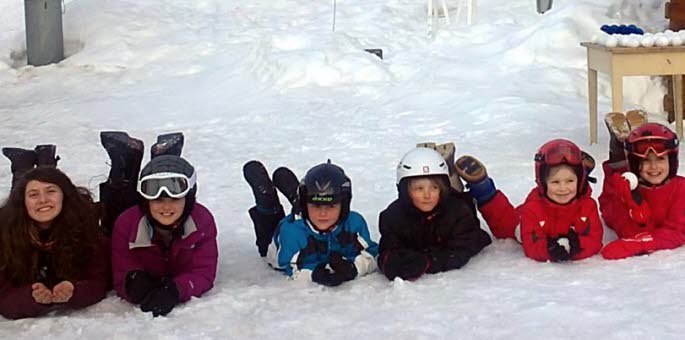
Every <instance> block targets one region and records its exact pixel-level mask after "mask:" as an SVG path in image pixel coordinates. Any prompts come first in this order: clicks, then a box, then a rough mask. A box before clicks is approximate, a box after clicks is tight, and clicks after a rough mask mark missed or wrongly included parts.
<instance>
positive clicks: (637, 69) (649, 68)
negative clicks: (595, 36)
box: [580, 42, 685, 144]
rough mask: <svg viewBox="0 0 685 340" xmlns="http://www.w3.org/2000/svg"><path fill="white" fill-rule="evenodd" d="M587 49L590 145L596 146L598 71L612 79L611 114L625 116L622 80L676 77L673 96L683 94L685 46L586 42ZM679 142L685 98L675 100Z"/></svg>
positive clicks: (680, 97)
mask: <svg viewBox="0 0 685 340" xmlns="http://www.w3.org/2000/svg"><path fill="white" fill-rule="evenodd" d="M580 45H582V46H584V47H586V48H587V74H588V76H587V82H588V99H589V103H590V144H592V143H597V71H599V72H603V73H606V74H608V75H609V77H610V78H611V110H612V111H614V112H623V77H626V76H655V75H670V76H673V91H674V93H682V86H683V74H685V46H667V47H635V48H633V47H606V46H603V45H598V44H593V43H588V42H584V43H581V44H580ZM673 102H674V111H675V124H676V133H677V134H678V138H680V139H682V137H683V97H682V96H675V98H674V101H673Z"/></svg>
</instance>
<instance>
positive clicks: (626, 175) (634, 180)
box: [621, 172, 637, 190]
mask: <svg viewBox="0 0 685 340" xmlns="http://www.w3.org/2000/svg"><path fill="white" fill-rule="evenodd" d="M621 176H623V178H625V179H627V180H628V182H629V183H630V190H635V188H637V176H635V174H634V173H632V172H624V173H623V174H622V175H621Z"/></svg>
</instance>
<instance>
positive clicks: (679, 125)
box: [673, 74, 683, 139]
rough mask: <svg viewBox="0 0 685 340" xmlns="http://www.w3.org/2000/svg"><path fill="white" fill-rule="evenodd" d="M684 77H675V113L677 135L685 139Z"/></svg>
mask: <svg viewBox="0 0 685 340" xmlns="http://www.w3.org/2000/svg"><path fill="white" fill-rule="evenodd" d="M682 93H683V75H682V74H676V75H673V113H674V115H675V133H676V134H677V135H678V139H683V96H682Z"/></svg>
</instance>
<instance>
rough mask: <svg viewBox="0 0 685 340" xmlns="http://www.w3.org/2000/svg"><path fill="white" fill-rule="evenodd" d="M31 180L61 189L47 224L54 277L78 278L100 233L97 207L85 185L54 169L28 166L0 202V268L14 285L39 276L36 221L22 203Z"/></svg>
mask: <svg viewBox="0 0 685 340" xmlns="http://www.w3.org/2000/svg"><path fill="white" fill-rule="evenodd" d="M33 180H36V181H40V182H44V183H52V184H55V185H57V186H58V187H59V188H60V189H62V193H63V201H62V211H61V212H60V214H59V215H57V217H56V218H55V219H54V220H53V221H52V223H51V225H50V230H51V232H50V235H51V236H50V238H51V242H52V247H51V250H50V253H51V259H52V264H53V266H54V269H55V273H56V274H57V276H58V277H59V278H61V279H64V280H69V281H76V280H78V279H79V278H80V277H81V275H80V274H81V269H82V268H83V267H84V266H85V265H87V263H88V261H90V257H91V256H92V255H93V253H94V251H95V249H96V247H97V246H98V242H99V240H100V238H101V237H102V235H103V234H102V231H101V229H100V224H99V220H100V216H101V211H100V208H99V206H98V205H97V204H96V203H95V202H94V201H93V197H92V195H91V193H90V191H88V189H85V188H81V187H76V186H75V185H74V184H73V183H72V182H71V180H70V179H69V177H67V175H65V174H64V173H63V172H62V171H60V170H57V169H54V168H35V169H33V170H30V171H28V172H27V173H26V174H24V176H23V177H22V178H21V179H20V180H19V181H18V182H17V183H16V185H15V186H14V188H13V189H12V191H11V192H10V195H9V198H8V199H7V201H6V202H5V203H4V204H3V205H2V206H1V207H0V221H2V222H0V223H2V224H0V272H2V274H3V275H4V276H5V278H6V279H8V280H9V281H10V282H12V283H13V284H15V285H24V284H30V283H34V282H35V281H34V280H35V279H36V277H38V271H39V268H38V249H37V248H36V247H35V246H34V245H33V244H32V242H31V236H30V230H31V228H35V225H34V221H33V220H32V219H31V218H30V217H29V215H28V212H27V211H26V205H25V202H24V200H25V192H26V186H27V184H28V183H29V182H30V181H33Z"/></svg>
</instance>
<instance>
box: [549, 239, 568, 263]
mask: <svg viewBox="0 0 685 340" xmlns="http://www.w3.org/2000/svg"><path fill="white" fill-rule="evenodd" d="M560 238H565V237H564V236H562V237H556V238H551V237H548V238H547V253H548V254H549V257H550V259H552V262H560V261H568V260H570V259H571V254H569V252H568V251H566V248H564V246H562V245H561V244H559V243H558V242H557V241H558V240H559V239H560ZM569 243H570V242H569Z"/></svg>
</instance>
